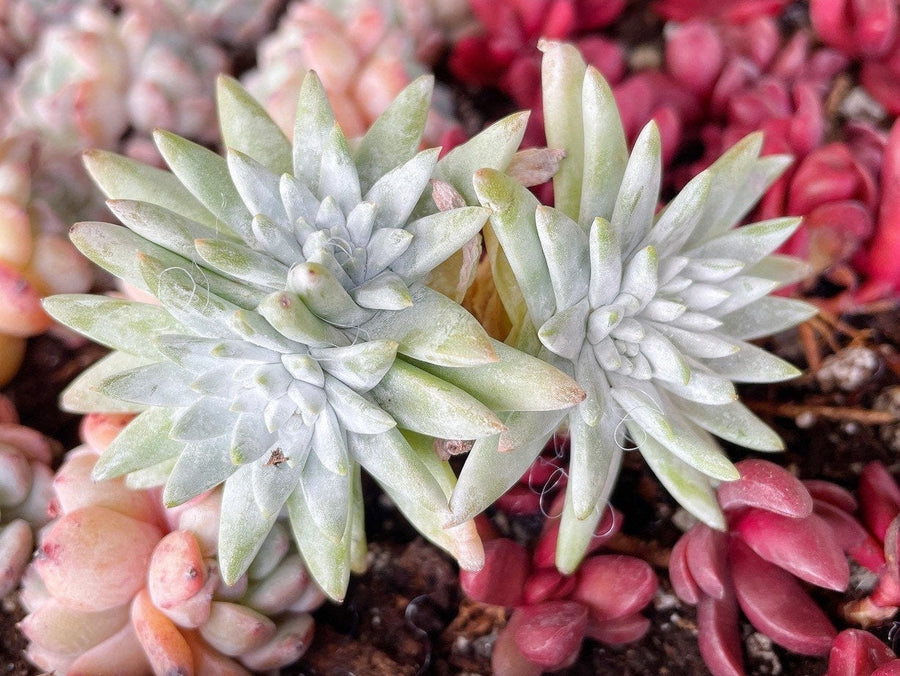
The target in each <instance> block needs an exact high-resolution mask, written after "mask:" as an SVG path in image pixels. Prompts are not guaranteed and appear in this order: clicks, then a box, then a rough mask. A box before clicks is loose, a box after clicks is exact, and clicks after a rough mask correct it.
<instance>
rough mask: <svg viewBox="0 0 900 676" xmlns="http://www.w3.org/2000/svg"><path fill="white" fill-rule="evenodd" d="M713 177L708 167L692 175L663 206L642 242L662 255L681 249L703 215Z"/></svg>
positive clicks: (664, 256) (674, 252)
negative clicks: (706, 169)
mask: <svg viewBox="0 0 900 676" xmlns="http://www.w3.org/2000/svg"><path fill="white" fill-rule="evenodd" d="M711 181H712V177H711V176H710V173H709V172H708V171H702V172H700V173H699V174H697V175H696V176H695V177H694V178H692V179H691V180H690V181H689V182H688V184H687V185H686V186H684V188H682V189H681V191H680V192H679V193H678V195H676V196H675V198H674V199H673V200H672V201H671V202H669V203H668V204H667V205H666V206H665V207H664V208H663V210H662V213H660V215H659V218H658V219H657V220H656V223H655V224H654V225H653V227H652V228H651V229H650V232H649V233H647V236H646V237H645V238H644V240H643V242H641V244H644V245H647V246H653V247H655V248H656V250H657V251H658V252H659V255H660V258H663V259H665V258H667V257H669V256H671V255H674V254H677V253H678V252H680V251H681V249H682V247H683V246H684V243H685V242H686V241H687V239H688V237H689V236H690V234H691V233H692V232H693V230H694V228H695V227H696V225H697V223H699V221H700V218H701V217H702V215H703V207H704V205H705V204H706V201H707V199H708V198H709V191H710V183H711Z"/></svg>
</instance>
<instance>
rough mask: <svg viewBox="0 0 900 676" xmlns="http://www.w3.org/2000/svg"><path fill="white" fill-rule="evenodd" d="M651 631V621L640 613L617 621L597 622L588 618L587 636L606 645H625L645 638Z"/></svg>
mask: <svg viewBox="0 0 900 676" xmlns="http://www.w3.org/2000/svg"><path fill="white" fill-rule="evenodd" d="M649 629H650V620H648V619H647V618H646V617H644V616H643V615H641V614H640V613H632V614H631V615H626V616H625V617H619V618H616V619H615V620H605V621H602V622H598V621H597V620H594V619H591V618H588V626H587V629H585V632H584V634H585V636H588V637H589V638H592V639H594V640H595V641H600V643H605V644H606V645H624V644H625V643H631V642H632V641H637V640H639V639H641V638H643V637H644V634H646V633H647V630H649Z"/></svg>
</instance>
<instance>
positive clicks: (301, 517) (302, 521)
mask: <svg viewBox="0 0 900 676" xmlns="http://www.w3.org/2000/svg"><path fill="white" fill-rule="evenodd" d="M307 79H308V78H307ZM287 506H288V513H289V514H290V519H291V529H292V531H293V533H294V539H295V540H296V541H297V546H298V548H299V549H300V553H301V556H303V563H304V564H305V565H306V568H307V570H309V573H310V575H311V576H312V577H313V579H314V580H315V581H316V584H318V585H319V587H320V588H321V589H322V591H324V592H325V593H326V594H327V595H328V596H329V597H330V598H332V599H334V600H335V601H341V600H343V598H344V594H346V592H347V584H348V582H349V581H350V543H351V533H352V522H353V520H352V519H351V520H350V521H348V524H347V528H346V530H345V532H344V534H343V536H342V537H341V539H340V540H339V541H338V542H334V541H332V540H331V539H329V538H327V537H324V536H323V534H322V533H321V531H320V530H319V529H318V528H317V527H316V525H315V523H316V522H315V520H314V519H313V517H312V513H311V511H310V507H309V504H308V503H307V502H306V498H305V497H304V495H303V491H302V490H301V489H300V488H299V487H298V488H297V489H296V490H295V491H294V492H293V493H291V496H290V497H289V498H288V501H287Z"/></svg>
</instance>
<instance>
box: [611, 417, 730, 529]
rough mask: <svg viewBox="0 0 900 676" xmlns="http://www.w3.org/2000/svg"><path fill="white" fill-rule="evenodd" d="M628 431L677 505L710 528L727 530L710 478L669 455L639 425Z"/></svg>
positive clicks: (674, 456) (664, 448)
mask: <svg viewBox="0 0 900 676" xmlns="http://www.w3.org/2000/svg"><path fill="white" fill-rule="evenodd" d="M629 430H630V431H631V434H632V436H633V437H634V438H636V439H637V440H638V445H639V447H640V449H641V455H642V456H643V458H644V459H645V460H646V461H647V464H648V465H649V466H650V469H652V470H653V473H654V474H655V475H656V476H657V477H658V478H659V480H660V481H661V482H662V484H663V486H665V487H666V490H667V491H669V493H670V494H671V495H672V497H674V498H675V499H676V500H677V501H678V504H680V505H682V506H683V507H684V508H685V509H686V510H688V512H690V513H691V514H693V515H694V516H695V517H697V518H698V519H700V521H702V522H703V523H705V524H706V525H707V526H709V527H710V528H715V529H717V530H724V529H725V516H724V515H723V514H722V509H721V508H720V507H719V503H718V502H717V501H716V492H715V490H714V489H713V486H712V482H711V481H710V478H709V477H708V476H707V475H706V474H704V473H703V472H701V471H699V470H698V469H696V468H694V467H693V466H692V465H691V464H688V463H687V462H685V461H684V460H682V459H680V458H679V457H678V456H677V455H675V454H673V453H670V452H669V451H668V449H667V448H666V447H665V446H663V445H662V444H660V443H658V442H657V441H655V440H654V439H653V438H652V437H650V436H649V435H647V434H645V433H643V431H642V430H641V429H640V428H637V427H636V426H635V427H634V428H633V429H632V427H631V426H629Z"/></svg>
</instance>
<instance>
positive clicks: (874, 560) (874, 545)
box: [814, 499, 885, 571]
mask: <svg viewBox="0 0 900 676" xmlns="http://www.w3.org/2000/svg"><path fill="white" fill-rule="evenodd" d="M814 509H815V513H816V514H818V515H819V516H820V517H822V519H824V520H825V523H827V524H828V525H829V526H830V527H831V530H832V532H833V533H834V536H835V538H836V539H837V541H838V544H839V545H840V547H841V549H843V550H844V551H845V552H846V553H847V554H849V555H850V556H852V557H853V560H854V561H856V562H857V563H859V564H861V565H863V566H865V567H866V568H868V569H869V570H873V571H877V570H880V569H881V567H882V566H884V564H885V560H884V550H883V549H882V547H881V545H880V544H879V543H878V542H877V541H876V540H875V538H873V537H872V536H871V535H870V534H869V531H867V530H866V529H865V528H863V525H862V524H861V523H860V522H859V521H857V520H856V519H855V518H854V517H853V516H851V515H850V514H848V513H847V512H845V511H844V510H843V509H840V508H838V507H835V506H834V505H832V504H831V503H829V502H823V501H821V500H819V499H816V500H815V507H814Z"/></svg>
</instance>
